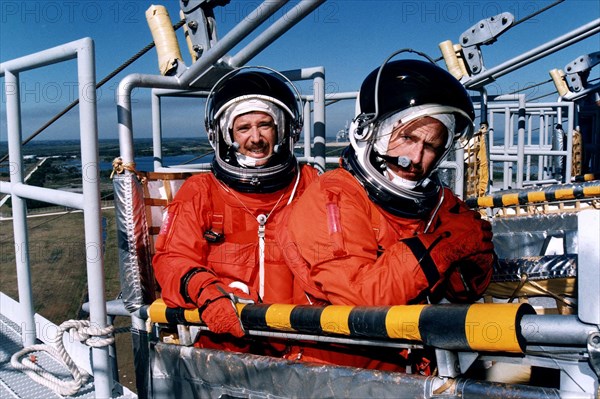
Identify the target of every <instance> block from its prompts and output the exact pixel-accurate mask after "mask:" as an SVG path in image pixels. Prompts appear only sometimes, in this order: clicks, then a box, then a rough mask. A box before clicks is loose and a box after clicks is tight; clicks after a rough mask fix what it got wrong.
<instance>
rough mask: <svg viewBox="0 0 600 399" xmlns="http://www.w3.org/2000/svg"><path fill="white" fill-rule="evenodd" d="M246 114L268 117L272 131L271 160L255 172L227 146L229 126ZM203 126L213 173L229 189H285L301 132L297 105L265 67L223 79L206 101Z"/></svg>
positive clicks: (293, 92) (294, 169)
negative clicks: (274, 136)
mask: <svg viewBox="0 0 600 399" xmlns="http://www.w3.org/2000/svg"><path fill="white" fill-rule="evenodd" d="M249 68H253V69H263V70H265V71H256V70H248V69H249ZM292 88H293V89H292ZM252 111H261V112H264V113H267V114H269V115H270V116H271V117H272V118H273V121H274V123H275V125H276V129H277V141H276V144H275V146H274V149H273V154H272V155H271V156H270V157H269V159H268V161H267V162H266V164H265V165H263V166H260V167H252V166H248V165H247V164H244V163H243V162H241V160H240V156H241V155H240V154H239V153H238V152H237V149H238V147H237V146H236V143H233V141H232V132H231V127H232V124H233V120H234V119H235V118H236V117H237V116H239V115H241V114H243V113H246V112H252ZM205 125H206V130H207V132H208V139H209V142H210V143H211V145H212V147H213V148H214V150H215V157H214V159H213V162H212V167H213V168H212V169H213V173H214V174H215V176H216V177H217V178H218V179H219V180H221V181H223V182H224V183H225V184H227V185H228V186H230V187H232V188H233V189H235V190H237V191H241V192H273V191H277V190H280V189H282V188H284V187H286V186H287V185H288V184H289V183H290V182H291V181H292V179H293V178H294V177H295V176H296V174H297V173H298V163H297V160H296V157H295V156H294V151H293V150H294V143H295V142H296V141H297V140H298V137H299V135H300V130H301V128H302V100H301V99H300V95H299V93H298V91H297V89H296V88H295V86H294V85H293V84H292V83H291V82H290V81H289V80H288V79H287V78H285V77H284V76H283V75H281V74H280V73H278V72H276V71H274V70H272V69H269V68H265V67H244V68H240V69H236V70H234V71H232V72H230V73H228V74H227V75H225V76H224V77H223V78H221V79H220V80H219V81H218V82H217V83H216V84H215V86H214V87H213V88H212V89H211V91H210V93H209V95H208V97H207V99H206V110H205Z"/></svg>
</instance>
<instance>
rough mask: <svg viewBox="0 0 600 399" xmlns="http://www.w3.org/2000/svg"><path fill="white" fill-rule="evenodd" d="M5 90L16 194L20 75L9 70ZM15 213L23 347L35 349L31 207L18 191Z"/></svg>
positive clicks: (19, 173)
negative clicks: (30, 263)
mask: <svg viewBox="0 0 600 399" xmlns="http://www.w3.org/2000/svg"><path fill="white" fill-rule="evenodd" d="M5 88H6V124H7V130H8V154H9V160H10V165H9V167H10V182H11V191H13V190H12V187H13V186H15V185H18V184H22V183H23V157H22V151H21V141H22V140H21V138H22V134H21V98H20V91H19V75H18V73H13V72H11V71H9V70H7V71H6V72H5ZM12 213H13V230H14V241H15V263H16V267H17V285H18V288H19V305H20V307H21V312H22V315H23V316H22V317H23V319H22V320H23V325H22V326H20V327H21V338H22V340H23V346H31V345H33V344H35V340H36V337H37V334H36V328H35V321H34V313H35V312H34V309H33V295H32V292H31V268H30V265H29V244H28V243H29V238H28V236H27V206H26V203H25V199H23V198H22V197H21V196H19V195H17V194H15V193H14V192H13V194H12Z"/></svg>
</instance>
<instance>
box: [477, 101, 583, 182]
mask: <svg viewBox="0 0 600 399" xmlns="http://www.w3.org/2000/svg"><path fill="white" fill-rule="evenodd" d="M487 107H488V121H489V132H488V135H489V136H488V137H489V140H488V142H489V160H490V164H489V170H490V180H491V181H493V182H494V183H495V184H494V186H493V190H498V189H502V190H508V189H511V188H516V189H519V188H523V187H525V186H531V185H537V184H551V183H569V182H570V181H571V164H572V151H573V132H574V119H575V106H574V103H572V102H547V103H525V100H524V96H508V97H507V96H502V97H497V98H496V99H495V100H494V101H490V102H489V103H488V105H487ZM498 120H500V122H499V123H498ZM499 135H500V139H498V136H499ZM498 164H500V165H501V166H502V170H501V171H500V170H496V174H497V175H500V176H501V183H498V178H497V176H496V175H495V174H494V171H495V168H497V165H498Z"/></svg>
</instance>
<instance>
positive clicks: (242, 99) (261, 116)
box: [153, 68, 317, 352]
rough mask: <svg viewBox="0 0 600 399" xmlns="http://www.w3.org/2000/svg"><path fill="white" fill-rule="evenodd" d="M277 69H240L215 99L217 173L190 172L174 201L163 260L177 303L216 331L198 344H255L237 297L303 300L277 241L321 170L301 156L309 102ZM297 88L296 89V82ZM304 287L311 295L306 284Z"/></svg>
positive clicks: (165, 288) (212, 125) (209, 113)
mask: <svg viewBox="0 0 600 399" xmlns="http://www.w3.org/2000/svg"><path fill="white" fill-rule="evenodd" d="M273 72H274V71H271V70H269V71H263V70H256V68H255V69H252V68H242V69H241V70H236V71H233V72H231V73H229V74H228V75H226V76H225V77H224V78H223V79H221V80H220V81H219V82H217V84H216V85H215V87H214V88H213V89H212V91H211V93H210V94H209V96H208V98H207V103H206V128H207V132H208V135H209V140H210V143H211V144H212V146H213V148H214V149H215V156H214V159H213V162H212V172H213V173H203V174H198V175H194V176H192V177H190V178H188V179H187V180H186V182H185V183H184V185H183V186H182V187H181V189H180V190H179V191H178V192H177V195H176V197H175V199H174V201H173V202H172V203H171V204H170V205H169V208H168V214H167V217H166V218H165V220H164V222H163V225H162V227H161V232H160V234H159V236H158V238H157V242H156V254H155V256H154V258H153V266H154V271H155V275H156V278H157V280H158V282H159V284H160V287H161V290H162V298H163V300H164V301H165V302H166V304H167V306H169V307H183V308H199V312H200V317H201V319H202V320H203V322H204V323H205V324H206V325H207V326H208V328H209V329H210V331H211V332H212V333H215V334H211V333H204V334H203V336H202V337H201V339H200V341H199V344H198V346H202V347H210V348H220V349H230V350H236V351H242V352H245V351H248V346H247V343H246V341H245V340H238V339H237V338H240V337H243V336H244V334H245V331H244V330H243V326H242V324H241V322H240V320H239V318H238V314H237V312H236V310H235V307H234V305H233V303H234V302H237V301H240V302H246V303H249V302H255V303H256V302H259V301H264V302H268V303H293V302H294V298H293V297H294V291H293V284H292V274H291V272H290V270H289V269H288V267H287V266H286V265H285V262H284V259H283V255H282V253H281V250H280V249H279V248H278V246H277V243H276V242H275V237H274V231H275V228H276V226H277V224H278V215H279V213H280V212H281V211H282V210H283V209H284V208H285V207H286V206H287V205H289V204H290V203H291V202H292V201H293V200H295V199H296V198H298V197H299V196H300V194H301V193H302V192H303V191H304V189H305V188H306V187H307V185H308V184H309V183H310V182H311V181H313V180H314V179H315V178H316V175H317V171H316V170H315V169H314V168H312V167H310V166H306V165H305V166H300V165H299V164H298V161H297V159H296V158H295V156H294V154H293V146H294V142H295V141H296V140H297V139H298V135H299V132H300V129H301V127H302V117H301V115H302V114H301V112H302V101H301V99H300V96H299V94H298V92H297V90H296V89H295V88H293V85H292V84H291V82H290V81H289V80H287V79H285V78H284V77H283V76H282V75H280V74H275V73H273ZM292 88H293V89H292ZM298 293H299V295H303V293H302V292H301V291H298Z"/></svg>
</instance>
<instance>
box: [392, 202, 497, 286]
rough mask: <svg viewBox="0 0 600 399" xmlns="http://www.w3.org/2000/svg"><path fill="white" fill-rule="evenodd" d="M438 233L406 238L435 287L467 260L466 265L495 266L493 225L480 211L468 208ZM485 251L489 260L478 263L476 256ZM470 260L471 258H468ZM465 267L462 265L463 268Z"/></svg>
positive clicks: (487, 267)
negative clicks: (483, 218)
mask: <svg viewBox="0 0 600 399" xmlns="http://www.w3.org/2000/svg"><path fill="white" fill-rule="evenodd" d="M454 217H455V219H453V221H452V222H450V221H448V222H446V223H445V224H444V226H442V227H441V228H439V229H438V230H436V231H435V232H434V233H428V234H420V235H418V236H416V237H411V238H407V239H404V240H402V242H404V243H405V244H406V245H407V246H408V247H409V248H410V250H411V251H412V253H413V255H414V256H415V257H416V259H417V261H418V262H419V265H420V266H421V269H422V270H423V273H424V274H425V277H426V278H427V282H428V285H429V288H430V290H431V291H433V290H434V289H435V287H436V286H437V285H438V284H439V282H440V281H443V280H444V278H445V277H446V276H447V275H448V274H449V273H450V272H452V271H453V270H452V267H453V266H455V265H459V264H461V263H462V261H465V262H464V263H465V265H464V267H465V268H480V269H485V270H484V273H483V274H484V275H487V274H488V273H487V270H488V269H489V268H490V267H491V260H492V259H493V253H494V245H493V244H492V226H491V224H490V223H489V222H488V221H485V220H482V219H481V215H479V214H478V213H477V212H465V213H462V214H460V215H459V214H457V215H455V216H454ZM478 254H485V255H491V256H485V257H482V258H481V259H485V262H484V263H485V264H481V265H479V264H474V263H473V261H472V260H474V259H475V260H476V259H479V257H477V256H475V255H478ZM468 260H470V261H468ZM462 271H463V270H462V269H461V272H462Z"/></svg>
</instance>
